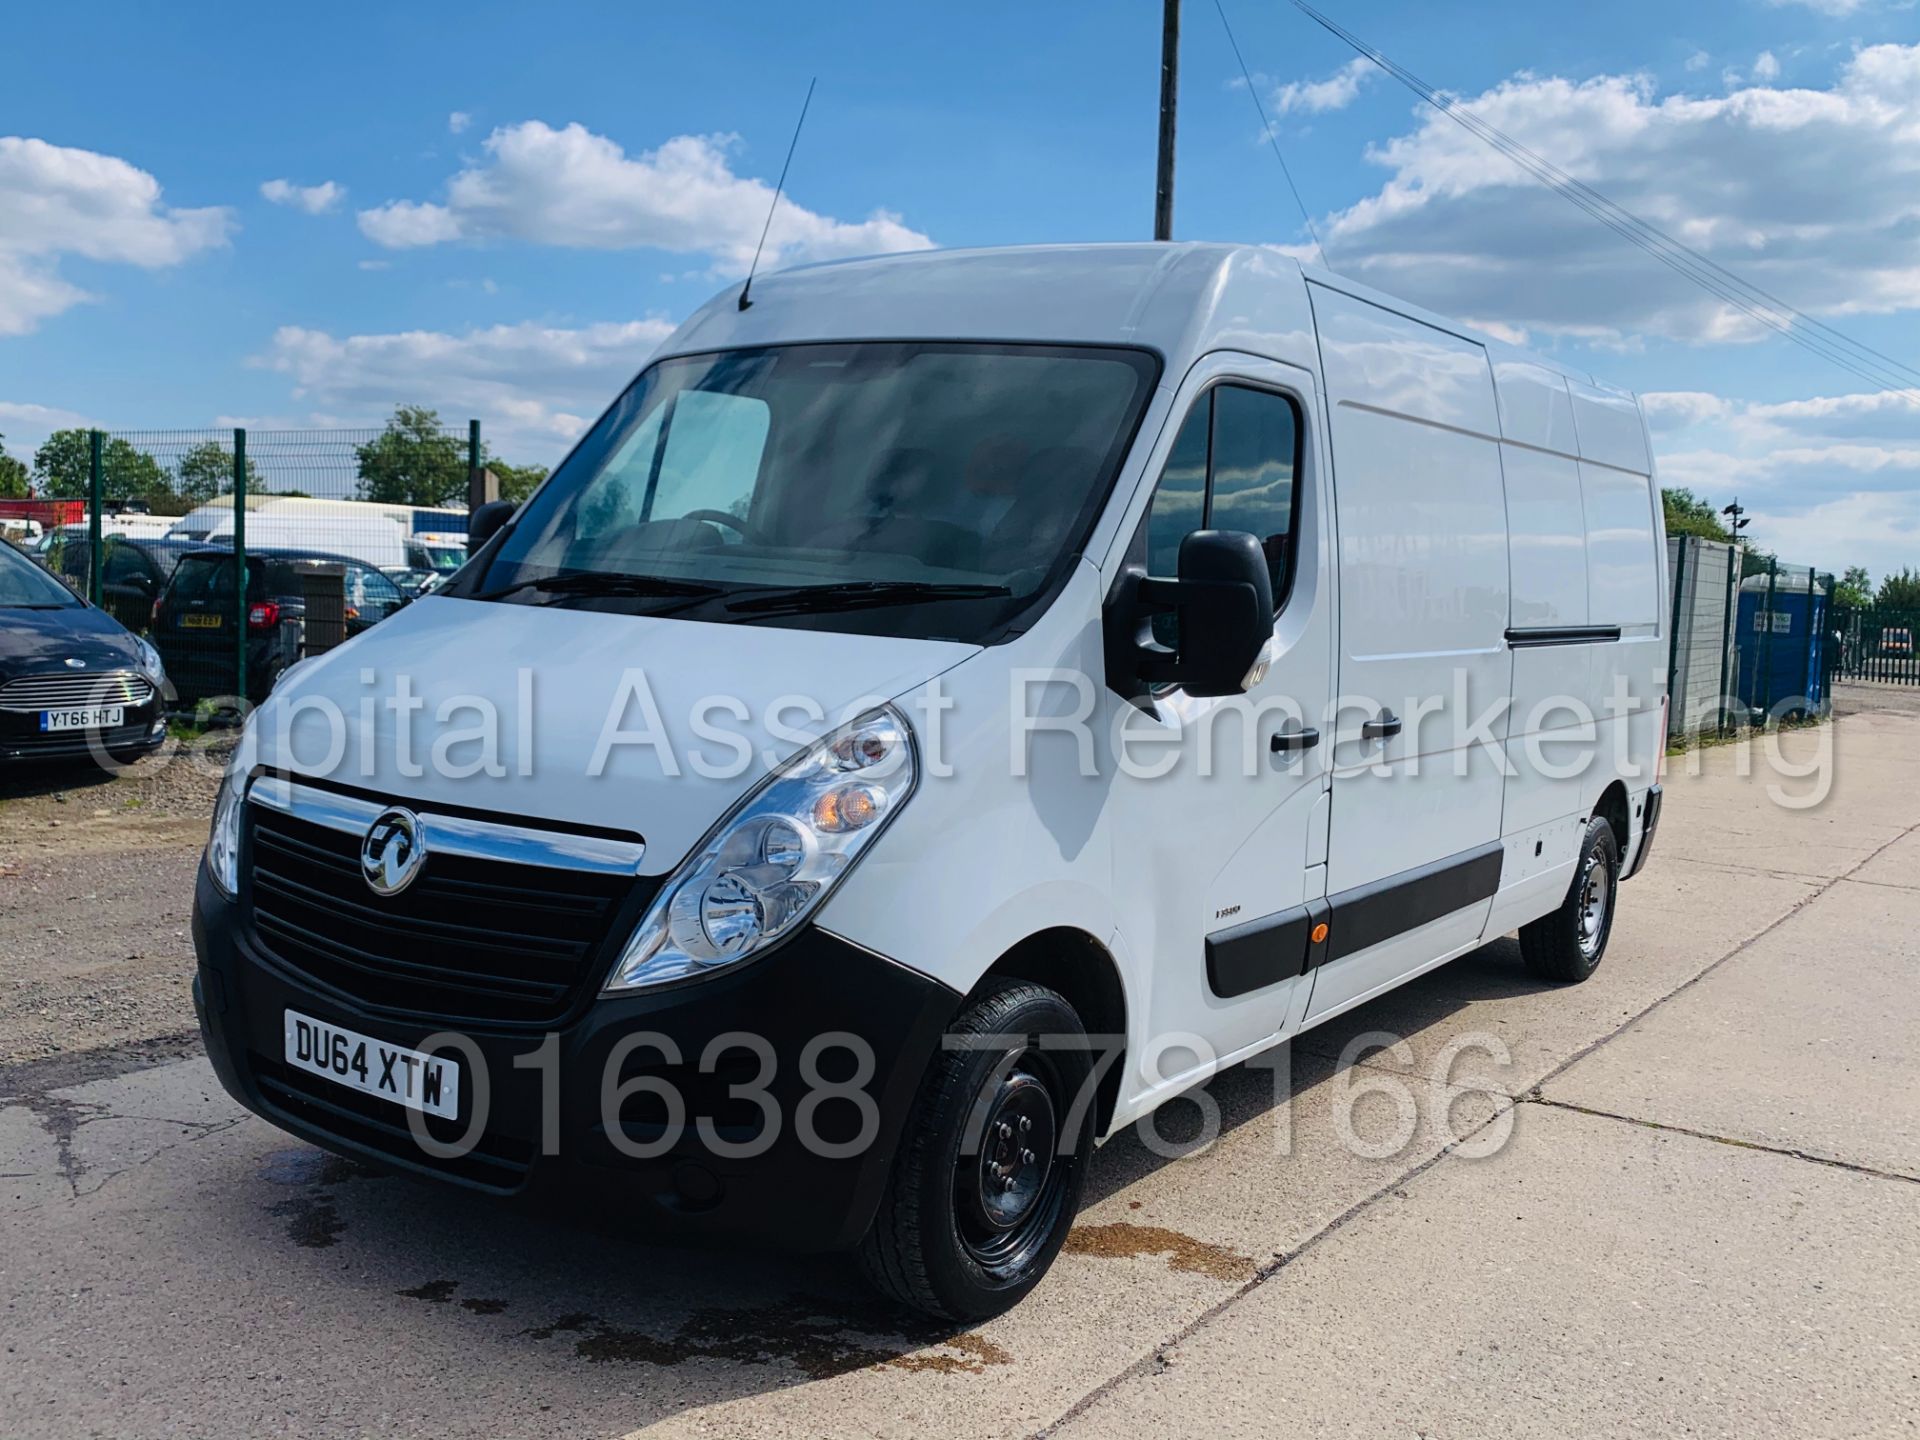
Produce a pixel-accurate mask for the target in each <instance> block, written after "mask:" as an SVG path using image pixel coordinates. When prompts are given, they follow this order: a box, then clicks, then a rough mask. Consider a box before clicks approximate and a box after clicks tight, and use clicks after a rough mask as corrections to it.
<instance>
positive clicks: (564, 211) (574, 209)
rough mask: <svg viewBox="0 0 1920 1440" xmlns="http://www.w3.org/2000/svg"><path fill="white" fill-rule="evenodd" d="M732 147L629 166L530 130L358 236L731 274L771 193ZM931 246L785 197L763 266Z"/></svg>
mask: <svg viewBox="0 0 1920 1440" xmlns="http://www.w3.org/2000/svg"><path fill="white" fill-rule="evenodd" d="M737 145H738V140H737V137H734V136H727V135H681V136H677V137H676V138H674V139H672V140H669V141H667V142H666V143H665V144H664V145H662V146H660V148H659V149H657V150H650V151H647V152H645V153H643V154H640V155H628V154H627V153H626V152H625V151H624V150H623V149H621V147H620V146H619V145H618V144H616V143H615V142H614V141H612V140H609V139H608V138H607V137H606V136H604V135H596V134H594V133H593V132H592V131H590V130H588V129H586V127H584V126H582V125H578V124H573V125H568V126H566V127H565V128H563V129H559V130H556V129H554V128H552V127H551V126H549V125H546V124H544V123H543V122H541V121H538V120H529V121H526V122H524V123H523V124H519V125H509V126H504V127H502V128H500V129H497V130H495V131H494V132H493V133H492V134H491V135H489V136H488V137H487V139H486V141H485V143H484V148H485V150H486V152H487V159H486V161H485V162H484V163H482V164H480V165H477V166H474V167H471V168H468V169H465V170H462V171H460V173H458V174H457V175H455V176H454V177H453V178H452V179H451V180H450V181H448V182H447V192H446V199H445V201H444V203H441V202H433V201H413V200H396V201H392V202H390V203H388V204H385V205H381V206H377V207H376V208H374V209H371V210H362V211H361V212H360V228H361V230H362V231H364V232H365V233H366V235H367V237H368V238H369V239H371V240H373V241H375V242H376V243H377V244H380V245H385V246H387V247H389V248H391V249H404V248H407V247H412V246H422V245H438V244H444V243H446V242H448V241H453V240H483V239H492V238H508V239H515V240H525V241H531V242H533V243H535V244H542V245H563V246H570V247H575V248H582V249H599V250H624V249H633V248H638V247H651V248H656V249H661V250H670V251H675V252H678V253H681V254H696V253H704V254H708V255H711V256H712V257H713V258H714V260H715V263H716V266H717V267H718V268H719V269H721V270H724V271H728V272H732V273H739V272H741V271H744V270H745V269H746V267H747V263H748V262H749V261H750V260H751V259H752V257H753V250H754V245H755V243H756V242H757V241H758V240H759V238H760V229H761V226H762V225H763V224H764V223H765V222H766V218H767V208H768V206H769V204H770V203H771V201H772V199H773V190H772V187H771V186H769V185H768V184H767V183H766V182H765V181H764V180H758V179H750V178H746V177H743V176H739V175H736V174H734V172H733V169H732V167H731V165H730V163H729V155H730V152H731V151H733V150H734V149H735V148H736V147H737ZM932 244H933V242H932V241H931V240H929V239H928V238H927V237H926V236H925V235H923V234H921V233H920V232H919V231H917V230H914V229H911V228H909V227H908V226H907V225H906V224H905V223H904V222H903V221H902V220H901V219H900V217H899V216H897V215H894V214H892V213H890V212H888V211H885V210H876V211H874V212H873V214H872V215H871V216H869V217H868V218H867V219H866V220H864V221H859V222H857V223H856V222H847V221H842V220H835V219H833V218H832V217H830V216H826V215H819V214H816V213H815V212H813V211H811V210H808V209H806V208H804V207H803V206H801V205H799V204H797V203H796V202H795V201H794V199H793V197H792V196H791V195H788V196H786V197H784V198H783V199H782V200H781V202H780V212H779V214H778V215H777V216H776V217H775V218H774V222H773V233H772V234H771V236H770V237H769V238H768V241H767V246H768V249H767V260H766V261H764V262H763V263H768V262H779V263H791V262H793V261H796V260H826V259H834V258H837V257H841V256H847V255H865V254H874V253H878V252H883V251H891V250H924V249H927V248H929V247H930V246H931V245H932Z"/></svg>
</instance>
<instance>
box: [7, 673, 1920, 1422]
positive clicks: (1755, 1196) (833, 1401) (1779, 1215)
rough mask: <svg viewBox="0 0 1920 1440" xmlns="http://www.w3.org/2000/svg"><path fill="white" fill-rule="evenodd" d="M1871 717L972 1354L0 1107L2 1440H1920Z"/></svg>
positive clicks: (1108, 1196)
mask: <svg viewBox="0 0 1920 1440" xmlns="http://www.w3.org/2000/svg"><path fill="white" fill-rule="evenodd" d="M1845 699H1846V697H1843V702H1844V701H1845ZM1867 699H1874V697H1871V696H1870V697H1867ZM1841 708H1842V709H1843V710H1847V711H1849V712H1850V713H1847V714H1845V715H1844V716H1843V718H1842V719H1840V720H1839V721H1838V722H1837V723H1836V724H1835V725H1834V726H1831V727H1826V728H1823V729H1819V730H1812V731H1804V732H1798V733H1795V734H1792V735H1789V736H1787V737H1785V738H1784V739H1783V740H1782V742H1781V745H1780V749H1781V752H1782V755H1783V757H1784V760H1785V761H1786V762H1787V764H1788V765H1790V766H1792V767H1795V768H1796V769H1803V770H1813V771H1815V772H1816V773H1809V774H1804V775H1801V776H1800V777H1799V778H1788V779H1783V778H1781V777H1780V776H1779V775H1778V774H1776V773H1774V771H1773V770H1772V769H1771V768H1770V767H1769V766H1768V765H1767V764H1766V763H1765V760H1764V757H1762V756H1760V755H1758V754H1755V755H1753V756H1751V757H1750V758H1751V759H1752V762H1753V763H1752V764H1751V765H1750V766H1748V767H1743V764H1742V755H1743V752H1742V751H1741V750H1740V749H1738V748H1735V747H1723V748H1717V749H1711V750H1706V751H1702V752H1699V753H1698V754H1697V755H1696V756H1694V757H1691V758H1681V759H1675V760H1672V761H1670V762H1669V768H1668V776H1667V780H1668V787H1669V800H1668V805H1667V814H1666V818H1665V820H1664V822H1663V827H1662V830H1661V834H1660V838H1659V843H1658V845H1657V847H1656V850H1655V853H1654V858H1653V860H1652V862H1651V865H1650V868H1649V869H1648V871H1647V872H1646V873H1644V874H1643V875H1642V876H1640V877H1638V878H1636V879H1635V880H1634V881H1632V882H1631V883H1630V884H1629V885H1628V886H1627V887H1626V888H1625V889H1624V891H1623V892H1622V900H1621V909H1620V913H1619V918H1618V923H1617V926H1616V929H1615V932H1614V937H1613V943H1612V948H1611V950H1610V952H1609V955H1608V959H1607V962H1606V964H1605V965H1604V966H1603V967H1602V969H1601V971H1600V973H1599V974H1598V975H1597V976H1596V977H1595V978H1594V979H1593V980H1592V981H1591V982H1589V983H1588V984H1586V985H1583V986H1579V987H1576V988H1572V989H1553V988H1547V987H1543V986H1541V985H1539V984H1537V983H1536V982H1534V981H1532V980H1530V979H1529V978H1528V977H1527V976H1526V974H1525V972H1524V971H1523V970H1522V969H1521V967H1520V964H1519V957H1518V954H1517V950H1516V948H1515V946H1514V943H1513V942H1512V941H1511V940H1510V939H1509V940H1501V941H1498V942H1495V943H1493V944H1490V945H1488V946H1486V947H1484V948H1483V949H1481V950H1480V951H1478V952H1476V953H1475V954H1473V955H1471V956H1469V957H1467V958H1465V959H1463V960H1461V961H1459V962H1456V963H1455V964H1453V965H1449V966H1447V967H1445V968H1444V969H1442V970H1440V971H1437V972H1435V973H1433V974H1431V975H1428V976H1426V977H1424V978H1422V979H1421V980H1419V981H1416V982H1415V983H1413V984H1412V985H1410V986H1407V987H1405V988H1404V989H1402V990H1401V991H1399V992H1396V993H1395V994H1394V995H1391V996H1389V997H1386V998H1385V999H1383V1000H1381V1001H1378V1002H1376V1003H1374V1004H1372V1005H1369V1006H1367V1007H1364V1008H1363V1009H1361V1010H1359V1011H1355V1012H1353V1013H1351V1014H1349V1015H1347V1016H1344V1017H1341V1018H1340V1019H1339V1020H1336V1021H1335V1022H1333V1023H1332V1024H1330V1025H1328V1026H1326V1027H1323V1028H1322V1029H1320V1030H1318V1031H1314V1032H1310V1033H1309V1034H1308V1035H1307V1036H1305V1037H1302V1038H1301V1039H1300V1040H1299V1041H1298V1042H1297V1043H1296V1044H1295V1045H1294V1046H1293V1047H1292V1055H1291V1057H1290V1058H1291V1070H1292V1075H1293V1082H1294V1087H1295V1096H1294V1099H1293V1102H1292V1104H1291V1106H1281V1105H1276V1103H1275V1100H1274V1082H1275V1075H1274V1072H1273V1071H1272V1070H1270V1069H1247V1068H1242V1069H1239V1070H1236V1071H1233V1072H1231V1073H1229V1074H1228V1075H1225V1076H1223V1077H1221V1078H1220V1079H1219V1080H1218V1081H1217V1082H1216V1083H1215V1084H1213V1085H1212V1086H1211V1087H1209V1089H1208V1091H1207V1092H1206V1093H1207V1095H1208V1096H1210V1097H1211V1099H1212V1100H1213V1101H1214V1102H1215V1103H1217V1104H1218V1106H1219V1107H1220V1112H1221V1116H1222V1121H1223V1131H1222V1134H1221V1137H1220V1139H1219V1140H1218V1141H1217V1142H1216V1143H1215V1144H1214V1145H1213V1146H1212V1147H1211V1148H1210V1149H1208V1150H1206V1151H1205V1152H1204V1153H1202V1154H1200V1155H1198V1156H1195V1157H1193V1158H1189V1159H1184V1160H1165V1159H1161V1158H1158V1157H1156V1156H1155V1155H1154V1154H1153V1153H1151V1151H1150V1150H1149V1149H1148V1148H1147V1147H1146V1146H1145V1145H1143V1144H1142V1143H1141V1142H1140V1141H1139V1140H1138V1139H1137V1138H1136V1137H1133V1136H1131V1135H1129V1136H1127V1137H1124V1138H1121V1139H1118V1140H1116V1141H1114V1142H1112V1143H1110V1144H1109V1145H1107V1146H1106V1147H1105V1148H1104V1149H1103V1150H1102V1151H1101V1152H1100V1154H1099V1156H1098V1158H1097V1161H1096V1164H1095V1167H1094V1171H1093V1175H1092V1180H1091V1193H1090V1196H1089V1200H1088V1203H1087V1206H1086V1208H1085V1211H1084V1213H1083V1214H1082V1216H1081V1217H1080V1223H1079V1226H1078V1228H1077V1229H1076V1231H1075V1233H1074V1238H1073V1241H1072V1243H1071V1245H1070V1247H1069V1252H1068V1253H1067V1254H1065V1255H1063V1256H1062V1258H1061V1260H1060V1262H1059V1264H1058V1265H1057V1266H1056V1268H1055V1270H1054V1273H1053V1274H1052V1276H1051V1277H1050V1278H1049V1279H1048V1280H1047V1282H1046V1283H1045V1284H1044V1285H1043V1286H1042V1287H1041V1288H1040V1289H1039V1290H1038V1291H1037V1292H1036V1293H1035V1294H1034V1295H1033V1296H1032V1297H1031V1298H1030V1299H1029V1300H1028V1301H1027V1302H1026V1303H1025V1304H1024V1305H1022V1306H1021V1307H1019V1308H1018V1309H1017V1310H1016V1311H1014V1312H1013V1313H1012V1314H1010V1315H1007V1316H1005V1317H1002V1318H1001V1319H999V1320H996V1321H994V1322H992V1323H990V1324H988V1325H985V1326H982V1327H980V1328H979V1329H978V1330H975V1331H966V1332H956V1331H951V1330H944V1329H940V1328H936V1327H928V1326H922V1325H919V1324H916V1323H912V1322H907V1321H904V1320H903V1319H902V1317H901V1316H900V1315H899V1314H898V1313H896V1312H893V1311H891V1310H888V1309H886V1308H884V1307H881V1306H878V1305H876V1304H874V1303H873V1302H871V1301H869V1300H868V1299H867V1298H865V1296H864V1294H863V1293H862V1292H861V1290H860V1289H859V1287H858V1286H857V1285H856V1284H855V1283H853V1282H851V1281H850V1280H849V1278H848V1276H847V1274H846V1272H845V1271H844V1270H843V1269H842V1268H841V1267H840V1266H839V1265H837V1264H835V1263H833V1262H827V1261H811V1262H798V1261H788V1260H770V1259H767V1258H764V1257H758V1256H752V1255H744V1254H740V1253H736V1252H733V1251H726V1252H719V1253H713V1252H698V1253H697V1252H686V1251H675V1250H666V1249H659V1248H654V1247H649V1246H647V1245H645V1244H644V1243H643V1242H642V1241H641V1240H640V1239H637V1238H635V1237H634V1236H632V1235H631V1234H629V1233H627V1231H626V1230H625V1228H624V1227H623V1226H622V1223H621V1219H622V1217H620V1216H619V1215H617V1214H608V1215H600V1216H595V1217H588V1216H581V1217H574V1218H571V1219H556V1218H528V1217H524V1216H521V1215H518V1214H515V1213H512V1212H509V1211H506V1210H504V1209H502V1208H500V1207H498V1206H495V1205H492V1204H488V1203H483V1202H481V1201H478V1200H475V1199H472V1198H470V1197H467V1196H465V1195H462V1194H458V1193H449V1192H448V1191H446V1190H443V1189H440V1188H437V1187H433V1186H428V1185H424V1184H417V1183H413V1182H408V1181H401V1180H395V1179H388V1178H380V1177H377V1176H374V1175H372V1174H369V1173H367V1172H364V1171H362V1170H360V1169H359V1168H358V1167H356V1166H353V1165H349V1164H345V1163H342V1162H340V1161H337V1160H331V1159H328V1158H326V1157H324V1156H322V1155H320V1154H318V1153H317V1152H315V1151H312V1150H310V1149H308V1148H306V1147H304V1146H301V1145H298V1144H295V1143H293V1142H292V1141H291V1140H289V1139H288V1138H287V1137H285V1136H283V1135H280V1134H279V1133H277V1132H275V1131H274V1130H272V1129H271V1128H270V1127H268V1126H266V1125H264V1124H262V1123H260V1122H258V1121H255V1120H252V1119H250V1118H247V1117H245V1116H244V1115H242V1114H240V1113H239V1112H238V1111H236V1110H235V1108H234V1107H233V1106H232V1105H231V1104H230V1103H229V1102H228V1101H227V1100H226V1099H225V1097H224V1096H223V1095H222V1094H221V1093H220V1092H219V1090H218V1088H217V1086H216V1085H215V1084H214V1082H213V1080H212V1078H211V1075H210V1074H209V1072H208V1071H207V1069H206V1066H205V1064H204V1061H202V1060H200V1059H198V1058H187V1059H169V1058H167V1052H166V1050H165V1047H164V1046H162V1047H160V1048H159V1049H153V1048H151V1047H150V1048H146V1049H142V1048H139V1047H132V1048H122V1049H119V1050H111V1051H95V1052H91V1053H88V1054H83V1055H80V1056H56V1057H53V1058H50V1059H45V1060H38V1061H34V1062H31V1063H28V1064H22V1065H15V1066H12V1067H10V1068H6V1069H0V1294H4V1295H5V1297H6V1300H5V1310H4V1312H0V1342H3V1343H4V1344H5V1347H6V1356H5V1362H4V1364H0V1434H6V1435H13V1434H29V1433H30V1434H34V1435H44V1436H67V1435H100V1434H105V1435H140V1436H148V1435H163V1434H182V1435H195V1436H255V1435H260V1434H265V1433H269V1432H272V1433H280V1434H289V1435H419V1434H433V1435H436V1436H455V1435H459V1436H465V1435H474V1436H479V1435H485V1436H507V1435H512V1436H519V1435H556V1436H558V1435H565V1436H617V1435H621V1434H625V1433H628V1432H631V1431H636V1430H641V1429H646V1428H648V1427H653V1428H654V1431H655V1432H657V1433H660V1434H666V1435H681V1434H686V1435H723V1436H811V1435H833V1436H854V1435H889V1436H891V1435H899V1436H924V1435H963V1436H999V1435H1024V1434H1035V1433H1046V1434H1053V1435H1062V1436H1074V1437H1083V1436H1086V1437H1092V1436H1108V1435H1135V1434H1142V1435H1194V1436H1201V1435H1205V1436H1209V1437H1212V1436H1220V1435H1238V1434H1272V1433H1303V1434H1315V1435H1368V1436H1374V1435H1382V1434H1386V1435H1405V1436H1416V1435H1433V1436H1478V1435H1503V1436H1505V1435H1520V1436H1530V1435H1540V1436H1555V1437H1559V1436H1566V1435H1577V1434H1606V1435H1615V1434H1638V1435H1654V1434H1658V1435H1663V1436H1664V1435H1674V1434H1693V1435H1707V1436H1719V1435H1725V1436H1740V1437H1748V1436H1754V1435H1787V1434H1792V1435H1795V1436H1820V1435H1835V1436H1840V1435H1845V1436H1864V1435H1888V1436H1896V1435H1898V1436H1913V1435H1915V1434H1916V1433H1917V1429H1920V1284H1916V1277H1920V1059H1916V1054H1915V1051H1916V1045H1915V1041H1916V1038H1920V987H1917V986H1916V985H1915V984H1914V979H1915V977H1916V974H1920V941H1917V940H1916V938H1915V937H1916V934H1920V707H1903V706H1894V705H1886V704H1882V703H1872V704H1868V703H1864V702H1862V703H1859V704H1856V705H1848V704H1846V703H1843V705H1842V707H1841ZM1822 754H1825V755H1826V756H1827V757H1828V758H1829V760H1830V764H1829V765H1828V767H1827V771H1828V773H1829V774H1830V777H1831V783H1830V785H1829V786H1826V787H1824V788H1825V790H1826V793H1825V798H1824V799H1823V800H1821V801H1820V803H1817V804H1813V805H1809V806H1806V807H1805V808H1788V807H1790V806H1798V805H1799V804H1800V802H1801V801H1804V800H1805V799H1806V798H1807V797H1809V796H1813V795H1817V794H1819V793H1821V791H1822V789H1823V785H1822V781H1821V778H1820V774H1819V773H1817V766H1816V763H1815V762H1816V761H1817V760H1818V757H1820V756H1821V755H1822ZM1743 769H1745V770H1746V771H1747V772H1748V773H1743ZM1778 799H1784V800H1785V801H1786V802H1787V804H1786V805H1785V806H1783V805H1782V804H1780V803H1777V800H1778ZM1369 1032H1386V1036H1381V1037H1375V1042H1376V1043H1373V1044H1370V1045H1369V1046H1368V1047H1367V1048H1365V1049H1364V1050H1362V1051H1360V1052H1358V1053H1357V1054H1356V1055H1349V1056H1345V1057H1343V1051H1345V1050H1346V1047H1347V1045H1348V1042H1349V1041H1353V1040H1356V1039H1358V1038H1360V1037H1363V1036H1367V1035H1368V1033H1369ZM1391 1036H1397V1037H1400V1038H1401V1039H1402V1040H1403V1042H1404V1043H1403V1044H1402V1045H1400V1046H1397V1047H1391V1048H1379V1045H1380V1044H1381V1043H1384V1041H1385V1039H1386V1037H1391ZM1194 1109H1195V1107H1194V1104H1193V1102H1191V1101H1187V1102H1180V1103H1177V1104H1176V1105H1175V1106H1174V1107H1173V1108H1172V1111H1171V1112H1170V1113H1169V1114H1168V1115H1167V1117H1166V1119H1165V1120H1164V1122H1163V1124H1164V1130H1165V1132H1166V1133H1168V1134H1169V1135H1172V1136H1177V1135H1179V1134H1181V1133H1183V1130H1184V1129H1188V1128H1190V1127H1191V1118H1192V1115H1193V1113H1194Z"/></svg>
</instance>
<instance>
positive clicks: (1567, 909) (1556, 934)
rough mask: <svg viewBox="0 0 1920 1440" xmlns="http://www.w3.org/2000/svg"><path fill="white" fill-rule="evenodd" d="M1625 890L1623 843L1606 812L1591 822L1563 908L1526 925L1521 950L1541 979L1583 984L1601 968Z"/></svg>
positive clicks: (1523, 928)
mask: <svg viewBox="0 0 1920 1440" xmlns="http://www.w3.org/2000/svg"><path fill="white" fill-rule="evenodd" d="M1619 893H1620V844H1619V841H1617V840H1616V839H1614V835H1613V826H1612V824H1611V823H1610V822H1608V821H1607V820H1606V819H1605V818H1604V817H1603V816H1599V815H1596V816H1594V817H1593V819H1591V820H1589V821H1588V822H1587V833H1586V835H1585V836H1583V837H1582V839H1581V841H1580V863H1579V865H1578V866H1576V867H1575V869H1574V872H1573V885H1572V888H1570V889H1569V890H1568V891H1567V898H1566V899H1565V900H1563V901H1561V902H1560V908H1559V909H1558V910H1555V911H1554V912H1553V913H1552V914H1551V915H1542V916H1541V917H1540V918H1539V919H1538V920H1535V921H1533V922H1531V923H1530V924H1527V925H1523V926H1522V927H1521V929H1520V955H1521V958H1522V959H1524V960H1525V961H1526V962H1527V969H1528V970H1530V971H1532V972H1533V973H1534V974H1535V975H1538V976H1539V977H1540V978H1541V979H1542V980H1557V981H1560V982H1562V983H1567V984H1578V983H1579V982H1580V981H1582V980H1585V979H1586V978H1587V977H1588V976H1589V975H1591V974H1593V972H1594V971H1595V970H1597V969H1599V968H1600V959H1601V957H1602V956H1603V955H1605V954H1606V953H1607V937H1608V936H1610V935H1612V934H1613V907H1614V901H1615V900H1616V899H1617V898H1618V896H1619Z"/></svg>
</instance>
